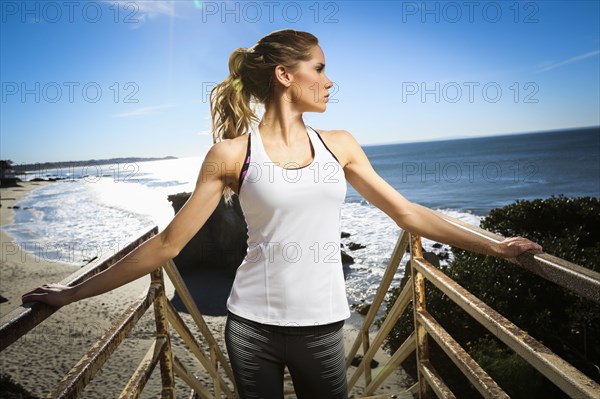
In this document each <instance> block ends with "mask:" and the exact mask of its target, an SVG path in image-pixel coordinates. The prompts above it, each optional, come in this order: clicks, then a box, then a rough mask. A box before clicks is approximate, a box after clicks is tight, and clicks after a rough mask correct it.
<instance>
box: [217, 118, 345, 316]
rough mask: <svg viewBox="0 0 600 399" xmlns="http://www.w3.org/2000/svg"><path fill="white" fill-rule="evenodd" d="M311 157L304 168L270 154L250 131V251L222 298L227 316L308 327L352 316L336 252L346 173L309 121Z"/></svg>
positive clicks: (246, 198)
mask: <svg viewBox="0 0 600 399" xmlns="http://www.w3.org/2000/svg"><path fill="white" fill-rule="evenodd" d="M306 131H307V134H308V137H309V139H310V142H311V145H312V148H313V149H314V158H313V160H312V162H311V163H310V164H308V165H306V166H302V167H298V166H299V165H292V164H291V163H290V164H287V165H282V166H281V165H277V164H276V163H274V162H272V161H271V160H270V159H269V156H268V155H267V153H266V150H265V148H264V146H263V143H262V140H261V137H260V132H259V130H258V126H257V125H256V124H254V125H253V126H252V127H251V128H250V132H249V133H248V134H249V135H250V137H249V138H248V139H249V142H248V149H247V154H246V162H245V166H244V167H243V168H242V171H241V173H240V188H239V200H240V206H241V208H242V211H243V213H244V217H245V219H246V223H247V225H248V250H247V253H246V256H245V257H244V259H243V261H242V263H241V265H240V266H239V267H238V269H237V272H236V276H235V280H234V282H233V287H232V289H231V293H230V295H229V299H228V301H227V308H228V309H229V311H231V312H232V313H234V314H236V315H238V316H241V317H244V318H247V319H250V320H254V321H256V322H259V323H263V324H277V325H285V326H309V325H321V324H329V323H333V322H336V321H340V320H343V319H346V318H348V317H349V316H350V310H349V307H348V300H347V298H346V287H345V281H344V273H343V269H342V261H341V254H340V233H341V231H340V211H341V206H342V204H343V202H344V199H345V196H346V179H345V175H344V170H343V168H342V166H341V165H340V163H339V162H338V160H337V158H336V157H335V155H334V154H333V153H332V152H331V151H330V150H329V148H327V146H326V145H325V143H324V142H323V141H322V139H321V136H320V135H319V134H318V133H317V132H316V131H314V130H313V129H312V128H310V129H309V127H308V126H307V129H306Z"/></svg>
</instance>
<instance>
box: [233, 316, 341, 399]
mask: <svg viewBox="0 0 600 399" xmlns="http://www.w3.org/2000/svg"><path fill="white" fill-rule="evenodd" d="M343 326H344V321H343V320H342V321H339V322H337V323H333V324H327V325H322V326H310V327H282V326H274V325H268V324H260V323H257V322H254V321H251V320H247V319H244V318H242V317H240V316H237V315H234V314H233V313H229V315H228V317H227V323H226V325H225V344H226V345H227V351H228V353H229V359H230V360H231V367H232V369H233V374H234V377H235V383H236V386H237V390H238V392H239V394H240V398H241V399H282V398H283V370H284V367H285V366H287V368H288V370H289V372H290V375H291V376H292V382H293V383H294V391H295V392H296V396H297V397H298V399H320V398H322V399H338V398H339V399H347V398H348V386H347V382H346V367H345V352H344V336H343V335H344V334H343Z"/></svg>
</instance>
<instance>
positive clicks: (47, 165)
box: [12, 156, 177, 174]
mask: <svg viewBox="0 0 600 399" xmlns="http://www.w3.org/2000/svg"><path fill="white" fill-rule="evenodd" d="M168 159H177V157H173V156H167V157H155V158H142V157H121V158H110V159H90V160H87V161H61V162H37V163H29V164H20V165H17V164H13V165H12V169H13V170H14V171H15V174H23V173H26V172H35V171H39V170H51V169H69V168H77V167H81V166H90V165H110V164H125V163H133V162H149V161H164V160H168Z"/></svg>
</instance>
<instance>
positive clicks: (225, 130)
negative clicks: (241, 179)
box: [210, 29, 319, 204]
mask: <svg viewBox="0 0 600 399" xmlns="http://www.w3.org/2000/svg"><path fill="white" fill-rule="evenodd" d="M318 44H319V40H318V39H317V38H316V37H315V36H314V35H312V34H310V33H308V32H302V31H297V30H293V29H282V30H277V31H274V32H271V33H269V34H268V35H267V36H265V37H263V38H262V39H260V40H259V41H258V42H257V43H256V44H255V45H254V46H252V47H250V48H238V49H236V50H234V51H233V53H231V55H230V56H229V76H228V77H227V78H225V80H223V81H222V82H221V83H219V84H218V85H216V86H215V87H214V88H213V89H212V90H211V91H210V113H211V117H212V131H213V142H214V143H217V142H219V141H222V140H224V139H233V138H235V137H238V136H241V135H243V134H246V133H247V132H248V130H249V128H250V125H251V124H252V123H258V122H259V120H258V117H257V116H256V106H257V103H261V104H264V105H268V104H269V103H270V102H271V101H272V100H273V96H274V94H275V91H274V89H275V85H274V83H273V79H274V71H275V67H276V66H277V65H283V66H285V67H286V68H288V69H289V70H291V71H294V70H295V69H296V68H297V66H298V63H299V62H300V61H308V60H310V59H311V55H310V49H311V48H312V47H313V46H315V45H318ZM252 102H254V107H253V108H251V106H250V104H251V103H252ZM223 195H224V196H225V202H226V203H229V204H231V201H232V200H231V197H232V195H233V190H231V189H230V188H229V187H225V190H224V191H223Z"/></svg>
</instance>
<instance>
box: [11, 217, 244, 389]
mask: <svg viewBox="0 0 600 399" xmlns="http://www.w3.org/2000/svg"><path fill="white" fill-rule="evenodd" d="M157 232H158V228H157V227H153V228H152V229H150V230H148V231H147V232H145V233H144V234H142V235H141V236H140V237H138V238H137V239H135V240H133V241H132V242H131V243H130V244H129V245H127V246H126V247H125V248H123V249H121V250H120V251H119V252H117V253H115V254H113V255H110V256H106V257H105V258H102V259H100V260H98V261H96V262H95V263H91V264H89V265H87V266H86V267H84V268H82V269H80V270H78V271H76V272H75V273H73V274H71V275H70V276H68V277H67V278H65V279H64V280H62V281H61V282H60V283H61V284H64V285H67V286H73V285H76V284H79V283H80V282H82V281H84V280H87V279H88V278H90V277H91V276H93V275H95V274H97V273H100V272H101V271H103V270H105V269H107V268H108V267H110V266H112V265H113V264H114V263H116V262H117V261H118V260H119V259H121V258H123V257H124V256H126V255H127V254H128V253H129V252H131V251H132V250H133V249H134V248H136V247H137V246H138V245H140V244H141V243H143V242H144V241H146V240H148V239H149V238H150V237H152V236H153V235H155V234H156V233H157ZM163 268H164V269H165V270H166V271H167V273H168V275H169V277H170V279H171V281H172V282H173V285H174V286H175V289H176V290H177V292H178V293H179V295H180V296H181V298H182V299H183V303H184V305H185V306H186V308H187V309H188V311H190V314H191V315H192V317H193V319H194V321H195V322H196V324H197V327H198V329H199V330H200V333H201V334H202V335H203V337H204V339H205V340H206V341H207V343H208V344H209V346H210V349H211V356H213V358H212V359H208V358H207V357H206V356H204V355H203V354H202V353H201V352H198V351H197V350H193V349H192V350H191V352H192V353H194V354H195V355H196V357H197V359H198V360H199V363H200V364H201V365H202V366H204V368H205V369H206V370H207V371H208V373H209V374H210V375H211V376H212V377H213V382H214V392H215V394H214V395H213V394H211V393H210V390H209V389H208V388H207V387H205V386H204V385H203V384H202V383H201V382H200V381H199V380H198V379H197V378H195V377H193V376H192V375H191V374H190V373H189V372H188V371H187V370H186V369H185V367H184V366H183V364H182V363H181V362H180V361H179V359H177V358H176V357H174V356H173V350H172V348H171V340H170V333H169V322H170V323H171V324H173V325H174V327H176V328H175V330H176V331H178V332H179V333H180V334H181V335H182V337H183V338H184V341H186V342H187V343H188V344H189V342H192V341H193V345H195V348H199V345H198V343H197V341H196V340H195V338H194V337H193V334H192V333H191V331H190V329H189V327H188V326H187V325H186V323H185V322H184V321H183V319H181V317H180V316H179V314H178V313H177V312H176V310H175V309H174V308H173V305H172V304H171V303H170V301H169V300H168V298H167V297H166V295H165V284H164V279H163V273H162V270H163ZM151 277H152V279H151V283H150V286H149V287H148V288H147V289H146V290H145V292H144V293H142V295H140V296H139V297H138V298H137V299H136V300H135V301H134V302H133V303H132V304H131V305H130V306H129V307H128V308H127V309H126V310H125V311H124V312H123V313H122V314H121V315H120V316H119V317H118V319H117V320H116V321H115V322H114V323H113V324H112V325H111V327H110V328H109V329H108V331H106V332H105V333H104V334H103V335H102V337H100V338H99V339H98V340H97V341H96V343H95V344H94V345H93V346H92V347H91V348H90V349H89V350H88V352H87V353H86V354H85V355H84V356H83V357H82V358H81V360H80V361H79V362H78V363H77V364H76V365H75V366H74V367H73V368H72V369H71V370H70V371H69V372H67V374H66V375H65V376H64V377H63V379H62V381H61V382H60V383H59V384H58V385H57V386H56V387H55V388H54V389H53V391H52V392H50V393H49V394H48V398H77V397H79V396H80V395H81V394H82V392H83V391H84V389H85V386H86V385H87V384H88V383H89V382H90V381H91V379H92V378H93V377H94V375H95V374H96V373H97V372H98V371H99V370H100V369H101V367H102V366H103V364H104V363H105V362H106V360H108V358H109V357H110V356H111V354H112V353H113V352H114V351H115V350H116V348H117V347H118V346H119V345H120V344H121V343H122V342H123V340H124V339H125V337H126V336H127V334H128V333H129V332H130V331H131V330H132V329H133V328H134V327H135V325H136V323H137V321H138V320H139V319H140V318H141V317H142V316H143V315H144V313H145V312H146V311H147V310H148V309H149V307H150V306H151V305H154V317H155V321H156V339H155V340H154V341H153V342H152V344H151V345H150V348H149V349H148V351H147V353H146V355H145V356H144V358H143V359H142V360H141V362H140V363H139V365H138V367H137V368H136V370H135V371H134V372H133V374H132V376H131V377H130V379H129V381H128V382H127V383H126V385H125V388H124V389H123V391H122V393H121V395H120V398H137V397H138V396H139V394H140V393H141V392H142V390H143V388H144V386H145V384H146V382H147V381H148V379H149V378H150V376H151V374H152V372H153V370H154V368H155V367H156V365H160V369H161V378H162V392H161V397H162V398H164V399H166V398H174V397H175V381H174V375H175V374H176V375H177V376H179V377H180V378H181V379H182V380H183V381H184V382H186V383H187V384H188V386H190V387H191V388H192V389H193V390H194V391H195V392H196V393H198V395H200V397H202V398H220V397H221V395H220V392H224V393H225V395H226V397H227V398H234V399H237V398H238V394H237V392H236V391H235V390H232V389H231V388H230V387H229V386H228V383H227V382H226V381H225V380H224V379H223V378H222V377H221V376H220V374H219V372H218V365H219V364H221V367H222V368H223V370H225V372H226V375H227V377H229V378H230V380H231V381H233V372H232V371H231V367H230V365H229V363H228V361H227V359H226V358H225V356H224V355H223V353H222V352H221V350H220V348H219V346H218V345H217V341H216V340H215V338H214V336H213V335H212V333H211V332H210V330H209V328H208V326H207V325H206V322H205V321H204V319H203V317H202V315H201V314H200V312H199V310H198V309H197V307H196V305H195V303H194V302H193V300H192V299H191V295H190V294H189V290H188V289H187V287H186V285H185V283H184V282H183V279H182V278H181V275H180V274H179V272H178V270H177V267H176V266H175V264H174V263H173V261H169V262H167V263H166V264H165V265H163V266H162V267H159V268H157V269H156V270H154V271H153V272H152V273H151ZM57 310H58V308H56V307H51V306H48V305H46V304H43V303H40V302H34V303H28V304H24V305H21V306H19V307H18V308H17V309H15V310H13V311H11V312H10V313H8V314H7V315H6V316H4V317H3V318H2V319H1V320H0V342H1V345H2V346H1V347H0V352H1V351H2V350H4V349H5V348H7V347H8V346H10V345H11V344H12V343H14V342H15V341H17V340H18V339H19V338H20V337H22V336H23V335H25V334H27V333H28V332H29V331H31V329H33V328H34V327H35V326H37V325H38V324H40V323H42V322H43V321H44V320H45V319H47V318H48V317H49V316H50V315H52V314H53V313H54V312H56V311H57ZM190 337H191V338H190ZM200 351H201V350H200ZM231 385H232V386H233V385H234V384H233V382H231Z"/></svg>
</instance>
